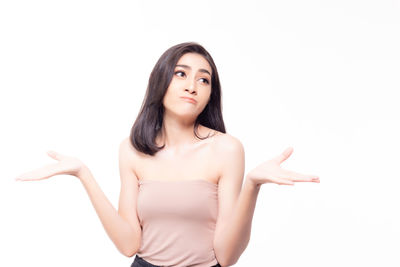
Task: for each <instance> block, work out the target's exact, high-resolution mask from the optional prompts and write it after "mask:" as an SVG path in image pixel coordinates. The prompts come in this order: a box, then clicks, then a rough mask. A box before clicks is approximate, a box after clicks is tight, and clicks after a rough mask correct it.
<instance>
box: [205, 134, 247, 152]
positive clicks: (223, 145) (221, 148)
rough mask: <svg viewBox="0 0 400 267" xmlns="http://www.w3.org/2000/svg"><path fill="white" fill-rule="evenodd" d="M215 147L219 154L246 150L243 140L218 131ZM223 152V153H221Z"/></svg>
mask: <svg viewBox="0 0 400 267" xmlns="http://www.w3.org/2000/svg"><path fill="white" fill-rule="evenodd" d="M213 147H214V150H216V152H218V154H219V155H223V154H225V153H237V152H240V151H241V150H244V147H243V144H242V142H241V141H240V140H239V138H237V137H235V136H233V135H231V134H229V133H222V132H219V131H217V133H216V135H215V140H214V142H213ZM220 153H221V154H220Z"/></svg>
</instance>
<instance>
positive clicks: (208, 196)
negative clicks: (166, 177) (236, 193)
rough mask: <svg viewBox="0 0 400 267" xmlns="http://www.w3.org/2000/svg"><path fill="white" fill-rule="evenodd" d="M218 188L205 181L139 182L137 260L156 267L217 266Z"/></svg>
mask: <svg viewBox="0 0 400 267" xmlns="http://www.w3.org/2000/svg"><path fill="white" fill-rule="evenodd" d="M217 189H218V185H217V184H214V183H211V182H208V181H206V180H185V181H156V180H139V194H138V200H137V214H138V218H139V222H140V226H141V228H142V240H141V245H140V249H139V250H138V252H137V255H138V256H139V257H142V258H143V259H144V260H146V261H148V262H150V263H151V264H154V265H159V266H170V267H187V266H190V267H210V266H213V265H215V264H217V263H218V261H217V259H216V257H215V253H214V246H213V240H214V231H215V226H216V221H217V215H218V190H217Z"/></svg>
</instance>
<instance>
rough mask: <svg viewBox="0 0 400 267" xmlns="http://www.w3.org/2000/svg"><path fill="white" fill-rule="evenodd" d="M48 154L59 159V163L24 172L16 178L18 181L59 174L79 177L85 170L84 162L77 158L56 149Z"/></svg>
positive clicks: (41, 178) (39, 178)
mask: <svg viewBox="0 0 400 267" xmlns="http://www.w3.org/2000/svg"><path fill="white" fill-rule="evenodd" d="M47 154H48V155H49V156H50V157H51V158H53V159H55V160H57V161H58V162H57V163H52V164H48V165H45V166H43V167H41V168H38V169H35V170H33V171H30V172H26V173H23V174H21V175H19V176H17V177H16V178H15V180H17V181H37V180H43V179H47V178H50V177H52V176H55V175H59V174H69V175H73V176H76V177H78V176H79V173H80V171H82V170H83V167H84V164H83V163H82V162H81V161H80V160H79V159H77V158H74V157H70V156H66V155H62V154H60V153H57V152H55V151H48V152H47Z"/></svg>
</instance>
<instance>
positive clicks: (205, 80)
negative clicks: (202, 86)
mask: <svg viewBox="0 0 400 267" xmlns="http://www.w3.org/2000/svg"><path fill="white" fill-rule="evenodd" d="M201 79H202V80H204V82H205V83H206V84H209V83H210V82H209V81H208V80H207V79H204V78H201Z"/></svg>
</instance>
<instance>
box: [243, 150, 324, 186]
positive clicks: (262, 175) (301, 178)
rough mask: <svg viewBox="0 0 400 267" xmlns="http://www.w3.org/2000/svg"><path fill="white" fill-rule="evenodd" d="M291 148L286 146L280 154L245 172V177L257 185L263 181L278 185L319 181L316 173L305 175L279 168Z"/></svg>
mask: <svg viewBox="0 0 400 267" xmlns="http://www.w3.org/2000/svg"><path fill="white" fill-rule="evenodd" d="M292 152H293V148H292V147H288V148H287V149H286V150H285V151H283V153H282V154H280V155H278V156H276V157H275V158H273V159H271V160H268V161H266V162H264V163H262V164H260V165H258V166H257V167H256V168H254V169H253V170H251V171H250V172H249V173H248V174H247V179H249V181H250V182H252V183H254V184H255V185H257V186H260V185H261V184H265V183H275V184H279V185H294V183H295V182H314V183H319V177H318V176H316V175H306V174H301V173H297V172H293V171H289V170H284V169H282V168H281V166H280V164H281V163H282V162H284V161H285V160H286V159H288V158H289V156H290V155H291V154H292Z"/></svg>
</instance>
